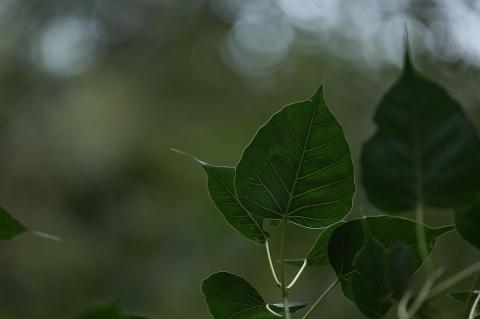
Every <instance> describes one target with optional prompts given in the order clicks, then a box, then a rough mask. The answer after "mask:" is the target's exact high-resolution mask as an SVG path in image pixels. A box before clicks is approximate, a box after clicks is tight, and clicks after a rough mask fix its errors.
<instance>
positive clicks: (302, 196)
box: [235, 89, 355, 228]
mask: <svg viewBox="0 0 480 319" xmlns="http://www.w3.org/2000/svg"><path fill="white" fill-rule="evenodd" d="M235 189H236V191H237V196H238V199H239V200H240V202H241V203H242V204H243V205H244V206H245V207H246V208H247V209H248V210H249V211H250V212H252V213H253V214H255V215H257V216H261V217H264V218H271V219H286V220H288V221H290V222H292V223H295V224H298V225H301V226H305V227H311V228H323V227H327V226H330V225H332V224H335V223H337V222H338V221H340V220H342V219H343V218H344V217H345V216H346V215H347V214H348V212H349V211H350V209H351V206H352V198H353V195H354V192H355V185H354V181H353V164H352V159H351V155H350V150H349V147H348V144H347V141H346V140H345V137H344V134H343V130H342V127H341V126H340V124H339V123H338V122H337V120H336V119H335V117H334V116H333V115H332V113H330V111H329V110H328V107H327V104H326V102H325V99H324V97H323V93H322V89H320V90H319V91H318V92H317V93H316V94H315V95H314V96H313V97H312V98H311V99H309V100H307V101H303V102H298V103H294V104H291V105H287V106H286V107H284V108H283V109H282V110H281V111H279V112H278V113H276V114H275V115H273V116H272V118H271V119H270V120H269V121H268V122H267V123H266V124H265V125H264V126H263V127H261V128H260V130H259V131H258V132H257V134H256V135H255V137H254V138H253V140H252V141H251V143H250V144H249V145H248V146H247V148H246V149H245V151H244V153H243V155H242V158H241V160H240V162H239V164H238V166H237V170H236V176H235Z"/></svg>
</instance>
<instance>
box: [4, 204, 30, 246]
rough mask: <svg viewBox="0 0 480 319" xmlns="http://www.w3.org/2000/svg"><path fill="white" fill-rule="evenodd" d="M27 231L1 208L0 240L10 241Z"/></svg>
mask: <svg viewBox="0 0 480 319" xmlns="http://www.w3.org/2000/svg"><path fill="white" fill-rule="evenodd" d="M26 230H27V229H26V228H25V226H23V225H22V224H21V223H20V222H19V221H17V220H16V219H15V218H13V217H12V216H11V215H10V214H9V213H8V212H7V211H6V210H4V209H3V208H1V207H0V240H8V239H12V238H13V237H15V236H17V235H19V234H21V233H23V232H24V231H26Z"/></svg>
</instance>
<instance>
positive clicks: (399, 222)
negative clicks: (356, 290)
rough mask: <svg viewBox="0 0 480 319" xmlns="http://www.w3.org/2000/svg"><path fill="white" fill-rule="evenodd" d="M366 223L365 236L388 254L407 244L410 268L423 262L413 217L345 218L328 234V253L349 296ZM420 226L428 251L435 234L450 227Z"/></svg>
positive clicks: (449, 229)
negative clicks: (349, 219) (424, 235)
mask: <svg viewBox="0 0 480 319" xmlns="http://www.w3.org/2000/svg"><path fill="white" fill-rule="evenodd" d="M366 227H367V228H368V230H369V232H368V234H369V236H371V237H372V238H373V239H374V240H376V241H377V242H378V243H380V244H382V245H383V246H384V248H385V249H387V250H388V252H389V254H390V253H391V251H392V250H394V249H397V247H398V246H405V247H407V248H408V255H409V261H410V266H411V270H412V271H415V270H416V269H418V268H419V267H420V266H421V265H422V262H423V260H422V258H421V256H420V254H419V252H418V249H417V237H416V233H415V227H416V223H415V222H414V221H411V220H408V219H405V218H400V217H393V216H374V217H365V218H362V219H355V220H351V221H348V222H346V223H345V224H343V225H341V226H340V227H338V228H337V229H336V230H335V231H334V233H333V234H332V236H331V239H330V243H329V247H328V256H329V260H330V263H331V265H332V267H333V269H334V270H335V272H336V273H337V276H338V278H339V279H340V281H341V284H342V290H343V293H344V295H345V297H346V298H348V299H350V300H354V299H355V298H354V294H353V292H352V278H353V277H354V275H355V273H357V272H358V269H356V267H355V261H356V258H357V256H358V254H359V252H360V251H361V250H362V249H363V248H364V243H365V242H366V238H367V237H366V233H365V228H366ZM424 229H425V233H426V236H427V245H428V250H429V251H430V252H431V251H432V250H433V248H434V246H435V243H436V240H437V239H438V237H440V236H441V235H443V234H445V233H446V232H449V231H451V230H452V229H453V227H450V226H447V227H441V228H431V227H428V226H424ZM392 258H393V257H392ZM403 258H404V257H403ZM379 266H381V265H377V264H374V263H372V264H371V267H372V268H375V269H377V267H379Z"/></svg>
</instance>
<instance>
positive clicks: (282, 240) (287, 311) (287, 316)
mask: <svg viewBox="0 0 480 319" xmlns="http://www.w3.org/2000/svg"><path fill="white" fill-rule="evenodd" d="M286 225H287V221H286V219H285V218H284V219H282V225H281V230H280V260H281V261H282V262H281V263H280V284H281V285H280V286H281V289H282V298H283V309H284V315H285V319H291V315H290V309H289V307H288V289H287V287H286V286H285V263H284V262H283V261H284V260H285V230H286V229H285V228H286Z"/></svg>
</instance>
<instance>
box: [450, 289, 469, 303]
mask: <svg viewBox="0 0 480 319" xmlns="http://www.w3.org/2000/svg"><path fill="white" fill-rule="evenodd" d="M449 296H450V297H452V298H453V299H455V300H456V301H460V302H464V303H466V302H467V301H468V299H469V298H471V297H472V296H473V293H472V292H471V291H456V292H452V293H451V294H449Z"/></svg>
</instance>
